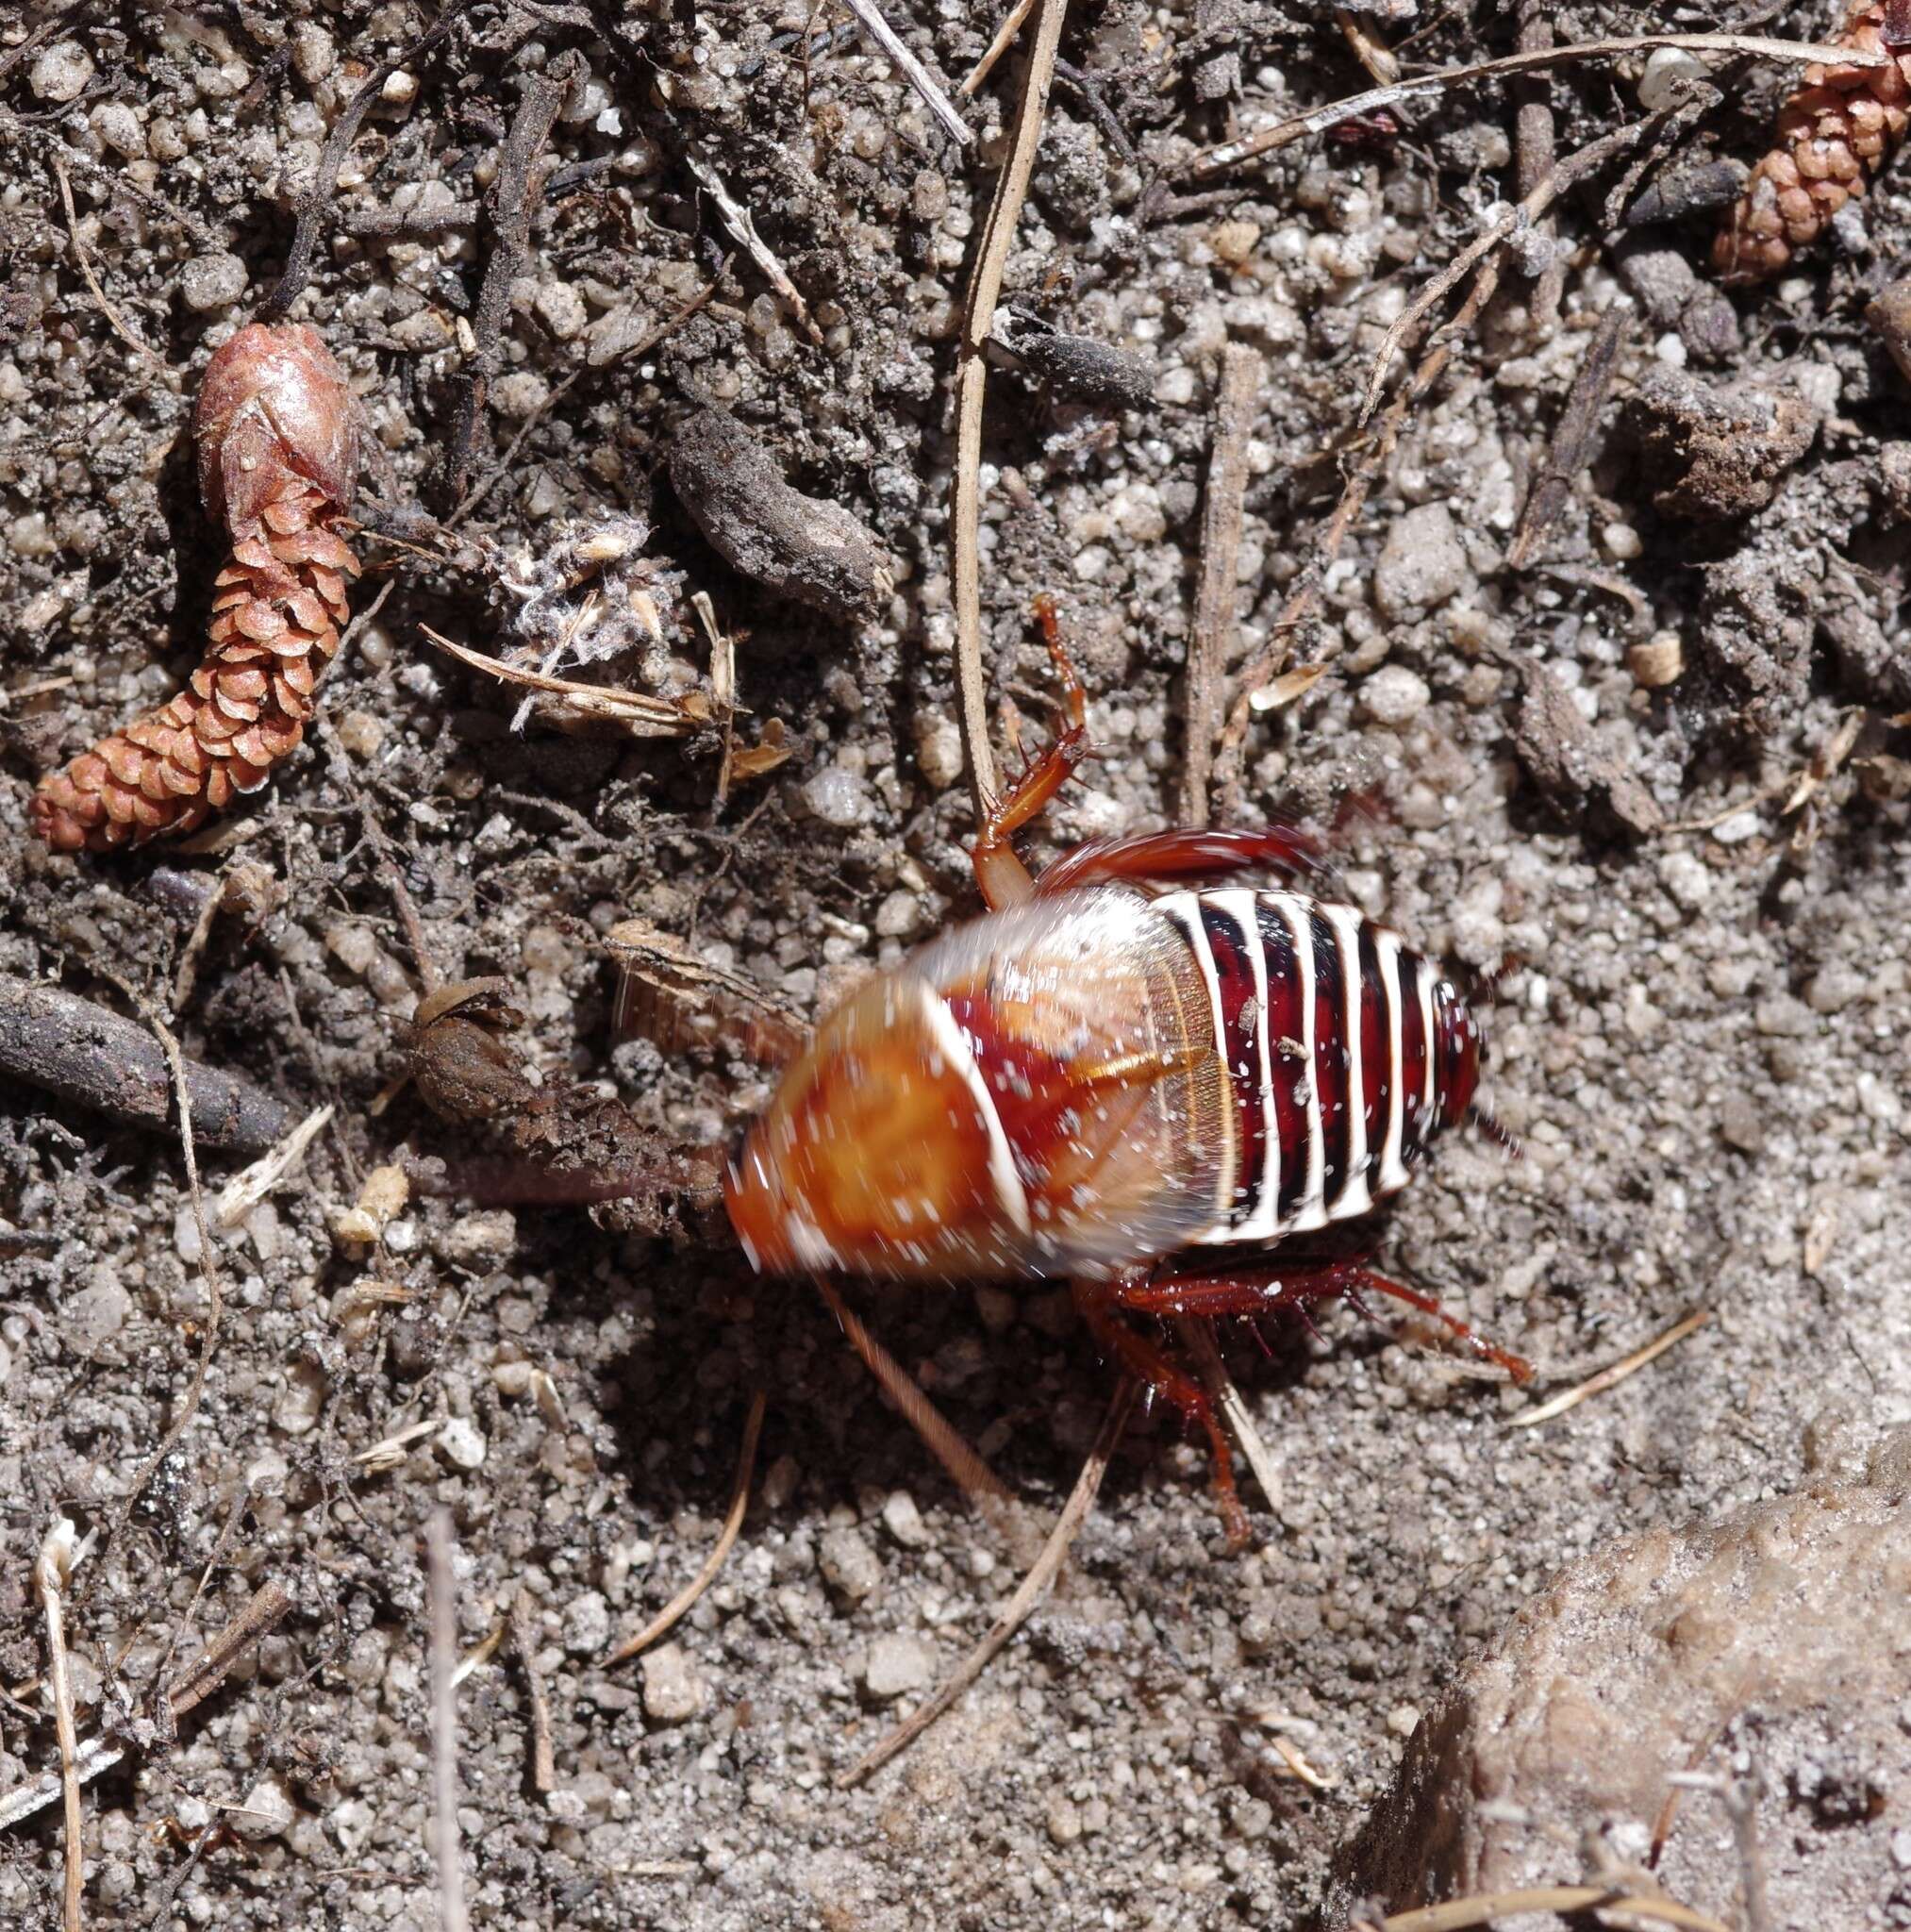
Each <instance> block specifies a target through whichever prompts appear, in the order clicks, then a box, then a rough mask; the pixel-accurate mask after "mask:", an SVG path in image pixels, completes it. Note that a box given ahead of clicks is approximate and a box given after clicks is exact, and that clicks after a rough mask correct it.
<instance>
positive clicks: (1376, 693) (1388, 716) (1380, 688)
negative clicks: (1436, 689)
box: [1360, 664, 1433, 725]
mask: <svg viewBox="0 0 1911 1932" xmlns="http://www.w3.org/2000/svg"><path fill="white" fill-rule="evenodd" d="M1432 696H1433V692H1432V691H1429V690H1428V689H1427V682H1426V679H1425V678H1423V677H1422V676H1421V675H1420V674H1419V673H1418V672H1416V671H1409V670H1408V669H1407V668H1406V666H1405V665H1404V664H1383V665H1382V666H1381V667H1380V669H1379V670H1378V671H1376V672H1375V673H1374V674H1373V675H1372V676H1371V677H1370V678H1369V679H1368V680H1367V682H1366V683H1365V684H1363V685H1362V686H1361V687H1360V708H1361V709H1362V710H1363V711H1364V712H1365V713H1366V714H1367V715H1368V717H1370V718H1371V719H1372V720H1373V722H1374V723H1375V724H1388V725H1398V724H1410V723H1411V722H1412V721H1413V720H1414V719H1415V718H1418V717H1419V716H1420V714H1421V712H1422V711H1423V710H1425V709H1426V708H1427V701H1428V699H1430V698H1431V697H1432Z"/></svg>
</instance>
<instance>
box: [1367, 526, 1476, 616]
mask: <svg viewBox="0 0 1911 1932" xmlns="http://www.w3.org/2000/svg"><path fill="white" fill-rule="evenodd" d="M1471 575H1472V574H1471V570H1470V569H1469V568H1468V565H1467V553H1466V551H1465V550H1464V549H1462V548H1461V546H1460V533H1459V529H1458V527H1457V525H1455V524H1454V513H1453V511H1452V510H1450V509H1449V508H1447V507H1446V505H1445V504H1443V503H1423V504H1421V506H1420V507H1419V508H1417V509H1410V510H1408V511H1407V513H1406V514H1405V515H1404V517H1400V518H1398V519H1396V521H1395V523H1394V525H1393V527H1392V529H1390V530H1389V531H1388V533H1387V542H1386V545H1385V547H1384V548H1383V549H1382V550H1381V553H1380V560H1379V562H1377V563H1376V564H1375V565H1374V567H1373V603H1374V608H1376V609H1377V610H1378V611H1379V612H1380V614H1381V615H1382V616H1383V617H1386V618H1391V619H1393V620H1394V621H1396V622H1404V621H1408V620H1411V619H1414V618H1418V617H1422V616H1424V615H1425V614H1426V612H1427V611H1429V610H1431V609H1433V608H1435V607H1436V606H1437V605H1440V604H1444V603H1445V602H1446V601H1447V600H1448V599H1449V598H1450V597H1453V596H1454V595H1455V594H1457V592H1459V591H1461V590H1463V589H1464V588H1465V587H1466V585H1467V583H1468V581H1469V579H1470V578H1471Z"/></svg>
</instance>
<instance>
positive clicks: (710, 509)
mask: <svg viewBox="0 0 1911 1932" xmlns="http://www.w3.org/2000/svg"><path fill="white" fill-rule="evenodd" d="M670 477H671V484H672V486H673V488H674V489H675V491H676V493H677V496H678V499H679V500H680V501H681V502H682V504H683V506H684V508H686V509H687V510H688V511H689V512H690V516H691V518H692V519H693V520H694V521H695V523H696V525H697V527H698V529H700V530H701V531H702V532H703V533H704V535H705V536H706V538H707V539H708V540H709V542H710V546H711V548H712V549H714V550H715V551H716V552H717V553H718V555H719V556H721V557H722V558H724V560H725V561H726V562H728V563H730V564H731V565H733V566H734V567H735V568H736V569H738V570H739V571H741V572H742V573H743V575H745V576H748V577H755V578H756V581H757V582H758V583H760V584H764V585H766V586H768V588H769V589H771V590H773V591H781V592H783V594H785V595H786V596H790V597H795V598H798V599H799V600H800V601H802V602H803V603H805V604H809V605H813V606H815V607H816V608H818V609H821V610H827V611H828V612H830V613H831V615H833V616H836V617H843V618H860V617H866V616H868V615H869V614H870V613H871V612H872V610H873V609H874V608H875V607H876V605H877V603H878V602H879V601H880V600H881V599H883V598H885V597H887V596H888V595H889V592H890V591H893V590H894V589H895V587H896V579H895V573H894V569H893V567H892V565H891V562H890V559H889V555H888V553H887V552H886V551H885V550H884V549H883V547H882V545H881V544H880V543H878V542H877V541H876V540H875V539H874V538H873V537H872V535H871V534H870V533H869V531H868V530H866V529H865V528H864V527H863V526H862V525H861V524H859V523H858V522H857V521H856V518H855V517H853V516H851V515H850V513H849V512H848V511H847V510H846V509H844V508H841V506H840V505H838V504H834V503H825V502H823V501H822V500H821V499H819V498H817V497H813V496H805V495H804V494H803V492H802V491H799V490H795V489H792V488H791V487H790V485H789V483H788V482H786V481H785V480H784V476H783V473H782V471H781V470H780V469H779V468H778V467H777V464H776V459H775V458H773V456H772V455H771V454H770V452H769V451H768V450H767V449H765V448H764V447H763V445H762V444H761V443H760V442H758V441H756V438H755V437H754V436H753V435H751V433H750V432H749V431H748V430H747V429H745V428H744V427H743V425H741V424H740V423H739V422H738V421H737V419H736V418H735V417H734V416H730V415H727V414H725V413H724V411H723V410H722V409H703V410H700V411H699V412H698V413H697V414H696V415H694V416H692V417H690V420H689V421H688V422H686V423H684V424H682V425H680V426H679V427H678V429H677V432H676V435H675V437H674V438H673V441H672V444H671V452H670Z"/></svg>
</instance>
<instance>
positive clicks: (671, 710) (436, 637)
mask: <svg viewBox="0 0 1911 1932" xmlns="http://www.w3.org/2000/svg"><path fill="white" fill-rule="evenodd" d="M418 628H419V629H420V630H421V631H423V632H424V635H425V636H426V637H427V638H429V639H430V640H431V641H432V642H433V643H434V644H436V645H437V646H438V648H439V649H440V651H444V652H447V653H449V654H450V655H451V656H452V657H454V658H457V661H458V662H459V663H460V664H468V665H470V666H471V668H472V669H473V670H474V671H482V672H484V673H485V675H487V676H490V677H495V678H496V679H497V680H498V681H499V683H501V684H514V685H519V686H522V687H523V689H525V690H527V691H545V692H547V693H549V694H550V695H551V696H553V697H557V698H562V699H563V700H564V702H565V703H566V704H568V705H571V706H573V707H574V708H576V709H577V710H579V711H584V712H587V713H589V714H590V716H591V717H594V718H610V719H614V720H615V721H616V722H617V723H618V724H622V725H623V727H624V728H625V729H626V730H627V731H628V732H629V733H630V735H631V736H632V737H633V738H682V737H685V736H686V735H688V734H689V733H690V732H692V731H694V730H696V729H697V727H698V726H699V725H700V724H705V723H706V722H707V721H706V720H705V719H702V718H699V717H697V716H696V715H695V713H694V712H693V710H692V709H691V708H690V706H689V705H687V704H685V703H683V702H680V701H675V700H673V699H670V698H655V697H652V696H651V695H650V693H649V692H648V691H618V690H614V689H611V688H609V687H607V686H605V685H601V684H579V683H577V682H576V681H575V680H574V679H573V678H569V677H546V676H545V675H543V674H542V673H541V672H538V671H527V670H524V669H523V668H522V667H520V666H518V665H515V664H507V663H505V662H503V661H502V660H501V659H500V658H487V657H486V656H485V655H484V654H483V653H482V652H480V651H474V650H472V649H471V648H470V646H469V645H466V644H459V643H454V642H453V641H452V640H451V639H450V638H448V637H446V636H444V635H443V634H442V633H441V632H440V631H435V630H433V629H432V627H431V626H430V625H428V624H421V625H419V626H418Z"/></svg>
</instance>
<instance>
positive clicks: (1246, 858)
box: [1036, 825, 1325, 895]
mask: <svg viewBox="0 0 1911 1932" xmlns="http://www.w3.org/2000/svg"><path fill="white" fill-rule="evenodd" d="M1324 866H1325V858H1324V855H1323V854H1322V852H1321V847H1320V846H1319V845H1318V844H1317V843H1316V842H1315V841H1313V840H1312V839H1310V838H1308V837H1307V835H1306V834H1305V833H1304V832H1296V831H1293V830H1291V829H1290V828H1288V827H1287V826H1285V825H1271V826H1270V827H1269V828H1268V829H1267V830H1266V831H1262V832H1208V831H1199V830H1192V829H1190V830H1188V831H1181V832H1137V833H1132V834H1130V835H1129V836H1127V837H1126V838H1122V839H1090V840H1089V841H1088V842H1087V843H1086V844H1083V845H1077V846H1076V847H1075V849H1074V850H1073V851H1072V852H1065V853H1063V854H1062V856H1061V857H1060V858H1058V859H1056V860H1055V863H1054V864H1053V865H1052V866H1050V867H1049V869H1048V870H1047V871H1046V872H1045V873H1043V874H1042V875H1041V878H1040V880H1039V883H1038V884H1037V886H1036V891H1038V892H1039V893H1042V894H1043V895H1047V894H1048V893H1051V892H1066V891H1069V890H1070V888H1071V887H1073V886H1099V885H1106V884H1108V883H1109V882H1110V881H1111V880H1115V879H1172V878H1221V877H1224V876H1225V875H1226V874H1229V873H1236V872H1253V871H1264V872H1272V873H1275V874H1279V875H1280V876H1281V877H1282V878H1285V879H1287V880H1288V881H1289V882H1290V883H1297V882H1299V881H1301V880H1304V879H1310V878H1314V877H1316V876H1318V875H1319V874H1320V873H1321V871H1322V870H1323V869H1324Z"/></svg>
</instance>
